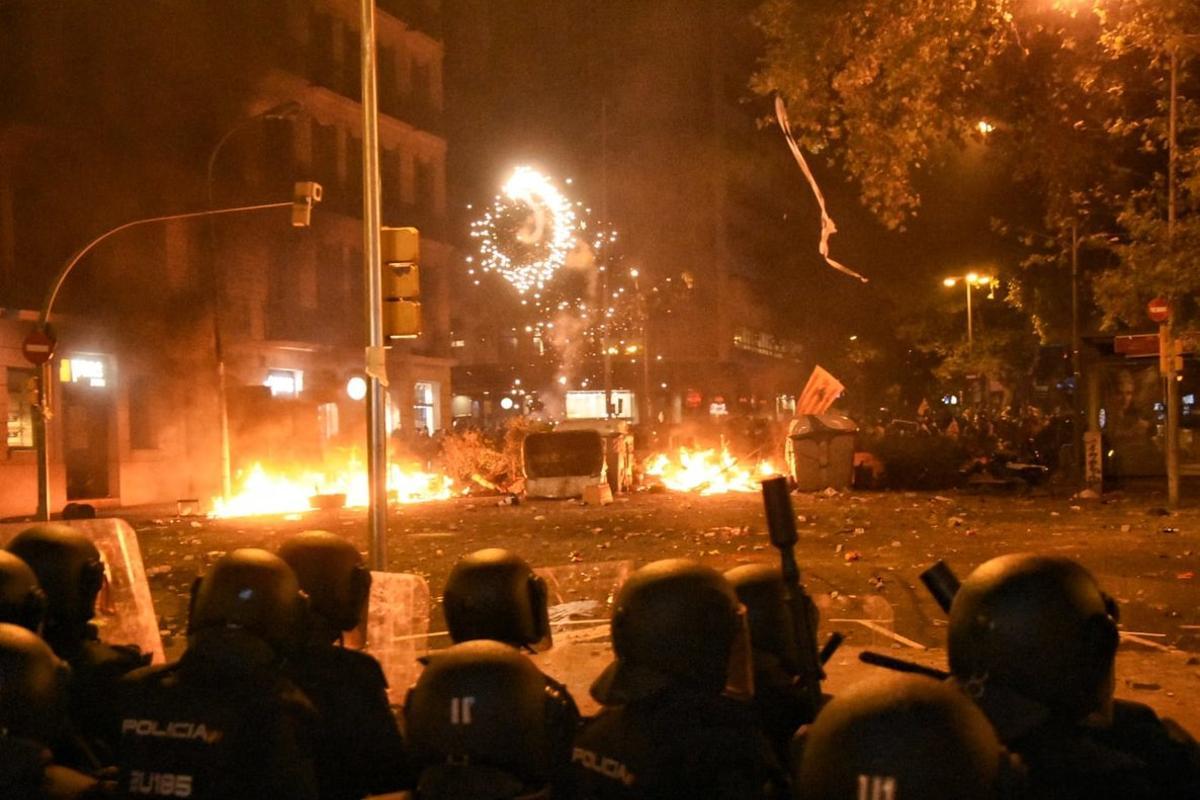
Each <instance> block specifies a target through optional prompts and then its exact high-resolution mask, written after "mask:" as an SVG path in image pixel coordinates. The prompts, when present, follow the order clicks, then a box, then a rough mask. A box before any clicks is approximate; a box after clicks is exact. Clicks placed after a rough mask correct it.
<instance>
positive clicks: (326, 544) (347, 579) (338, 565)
mask: <svg viewBox="0 0 1200 800" xmlns="http://www.w3.org/2000/svg"><path fill="white" fill-rule="evenodd" d="M279 557H280V558H282V559H283V560H284V561H286V562H287V564H288V566H289V567H291V568H292V571H293V572H295V573H296V579H297V580H299V582H300V588H301V589H302V590H303V591H304V593H305V594H307V595H308V602H309V608H310V609H311V610H312V612H313V614H314V615H315V616H319V617H321V618H322V619H323V620H325V621H326V622H328V623H329V625H330V626H331V627H332V628H333V630H334V631H348V630H351V629H353V628H356V627H358V625H359V623H360V622H362V618H363V615H364V614H366V611H367V597H368V595H369V593H370V591H371V573H370V571H369V570H368V569H367V568H366V567H364V566H363V560H362V556H361V555H360V554H359V552H358V549H357V548H356V547H355V546H354V545H352V544H350V542H348V541H346V540H345V539H343V538H342V537H341V536H338V535H336V534H333V533H328V532H327V531H304V532H303V533H298V534H296V535H295V536H293V537H291V538H290V539H288V540H287V541H286V542H284V543H283V546H282V547H280V548H279Z"/></svg>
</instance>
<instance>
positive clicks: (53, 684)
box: [0, 622, 70, 744]
mask: <svg viewBox="0 0 1200 800" xmlns="http://www.w3.org/2000/svg"><path fill="white" fill-rule="evenodd" d="M69 677H70V669H69V668H68V667H67V665H66V663H65V662H63V661H61V660H59V658H58V656H56V655H54V651H53V650H51V649H50V646H49V645H48V644H46V643H45V641H43V640H42V639H41V637H39V636H38V635H37V634H35V633H33V632H32V631H29V630H26V629H25V628H23V627H21V626H19V625H12V624H9V623H6V622H4V623H0V730H4V729H7V730H8V731H9V732H10V733H13V734H15V735H17V736H24V737H26V738H28V739H33V740H34V741H37V742H41V743H43V744H47V743H49V742H50V741H52V740H54V739H55V738H56V737H57V734H58V733H59V731H60V729H61V726H62V725H63V723H64V720H65V718H66V696H67V684H68V680H69Z"/></svg>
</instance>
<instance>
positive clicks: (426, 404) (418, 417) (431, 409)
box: [413, 382, 438, 433]
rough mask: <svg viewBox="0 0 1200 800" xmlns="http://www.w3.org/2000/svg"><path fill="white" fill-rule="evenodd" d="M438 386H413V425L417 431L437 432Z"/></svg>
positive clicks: (429, 384)
mask: <svg viewBox="0 0 1200 800" xmlns="http://www.w3.org/2000/svg"><path fill="white" fill-rule="evenodd" d="M437 396H438V392H437V384H435V383H426V382H417V383H415V384H413V425H414V427H415V428H416V429H417V430H424V432H425V433H433V432H434V431H435V430H437V422H438V419H437V417H438V415H437Z"/></svg>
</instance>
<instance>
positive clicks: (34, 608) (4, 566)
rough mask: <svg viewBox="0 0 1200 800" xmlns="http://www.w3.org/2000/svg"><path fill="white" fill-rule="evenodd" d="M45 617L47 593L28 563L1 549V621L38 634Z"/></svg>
mask: <svg viewBox="0 0 1200 800" xmlns="http://www.w3.org/2000/svg"><path fill="white" fill-rule="evenodd" d="M45 617H46V593H45V592H43V591H42V587H41V586H39V585H38V580H37V575H34V574H33V570H32V569H30V568H29V565H28V564H26V563H25V562H24V561H22V560H21V559H20V558H18V557H17V556H15V555H13V554H12V553H10V552H8V551H7V550H0V622H9V623H12V624H13V625H20V626H21V627H22V628H25V629H26V630H29V631H33V632H34V633H37V634H40V633H41V632H42V621H43V620H44V619H45Z"/></svg>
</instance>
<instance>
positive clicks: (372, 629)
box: [363, 572, 429, 706]
mask: <svg viewBox="0 0 1200 800" xmlns="http://www.w3.org/2000/svg"><path fill="white" fill-rule="evenodd" d="M366 627H367V632H366V633H367V635H366V639H367V641H366V647H365V648H363V649H364V650H365V651H366V652H367V653H369V654H371V655H372V656H374V657H375V659H376V660H377V661H378V662H379V665H380V666H381V667H383V674H384V676H385V677H386V678H387V682H388V701H389V702H390V703H391V704H392V705H394V706H398V705H400V704H402V703H403V702H404V695H405V693H407V692H408V688H409V687H410V686H412V685H413V683H414V682H415V681H416V679H417V676H418V675H419V674H420V673H421V663H420V662H419V661H418V660H417V659H419V658H420V657H421V656H423V655H425V653H426V651H427V649H428V644H427V640H428V637H429V584H428V583H426V582H425V579H424V578H422V577H421V576H420V575H411V574H408V573H404V572H372V573H371V597H370V601H369V605H368V606H367V626H366Z"/></svg>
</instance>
